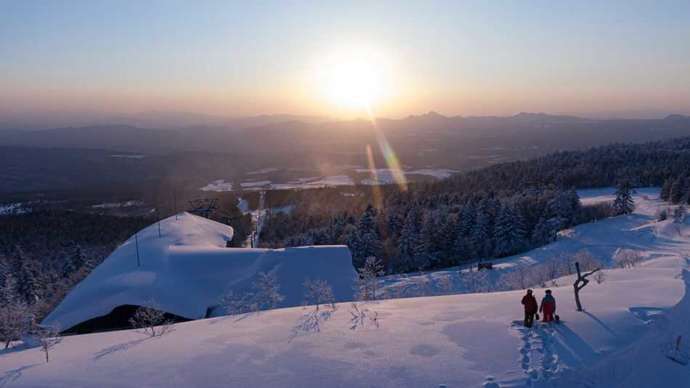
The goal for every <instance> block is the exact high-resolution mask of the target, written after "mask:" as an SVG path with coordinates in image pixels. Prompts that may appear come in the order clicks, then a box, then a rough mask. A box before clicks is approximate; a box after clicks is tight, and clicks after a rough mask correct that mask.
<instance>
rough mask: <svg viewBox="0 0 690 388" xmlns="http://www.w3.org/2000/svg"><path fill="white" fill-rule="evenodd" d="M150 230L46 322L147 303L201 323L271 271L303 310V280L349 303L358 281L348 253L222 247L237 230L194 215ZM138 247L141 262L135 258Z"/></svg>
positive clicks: (288, 299) (73, 320)
mask: <svg viewBox="0 0 690 388" xmlns="http://www.w3.org/2000/svg"><path fill="white" fill-rule="evenodd" d="M158 227H159V225H158V224H154V225H151V226H149V227H147V228H145V229H143V230H142V231H140V232H139V233H138V234H137V235H136V237H135V236H132V237H131V238H130V239H129V240H127V241H126V242H125V243H124V244H123V245H122V246H120V247H119V248H118V249H116V250H115V251H114V252H113V253H112V254H111V255H110V256H109V257H108V258H107V259H106V260H105V261H104V262H103V263H102V264H101V265H99V266H98V267H97V268H96V269H95V270H94V271H93V272H92V273H91V274H90V275H89V276H88V277H87V278H86V279H84V280H83V281H82V282H81V283H79V284H78V285H77V286H76V287H75V288H74V290H72V291H71V292H70V293H69V294H68V295H67V297H66V298H65V300H64V301H63V302H62V303H60V305H59V306H58V307H57V308H56V309H55V310H54V311H53V312H52V313H51V314H50V315H49V316H48V317H46V319H45V320H44V323H46V324H51V325H58V326H59V327H60V328H62V329H67V328H70V327H72V326H74V325H76V324H78V323H80V322H83V321H86V320H88V319H91V318H94V317H98V316H102V315H105V314H108V313H109V312H110V311H112V310H113V309H114V308H115V307H117V306H121V305H138V306H141V305H150V304H152V303H153V304H155V305H156V307H157V308H160V309H161V310H164V311H166V312H170V313H173V314H176V315H178V316H181V317H185V318H190V319H197V318H203V317H204V316H205V315H206V313H207V309H208V308H209V307H211V306H214V305H216V304H217V303H218V302H219V300H220V298H221V297H222V296H223V295H224V294H225V293H227V292H228V291H229V290H232V291H233V292H242V291H246V290H248V289H249V288H251V285H252V282H253V281H254V280H255V279H256V274H257V273H258V272H274V273H275V274H276V275H277V278H278V281H279V283H280V286H281V289H280V291H281V293H282V294H284V296H285V299H284V300H283V302H282V304H281V306H298V305H300V304H302V301H303V295H302V283H303V282H304V280H305V279H307V278H311V279H316V278H319V279H324V280H327V281H328V282H329V283H330V284H331V286H332V287H333V291H334V294H335V297H336V299H337V300H350V299H351V298H352V292H353V288H352V282H353V279H354V277H355V273H354V269H353V267H352V258H351V256H350V252H349V250H348V249H347V247H343V246H320V247H301V248H287V249H276V250H273V249H244V248H225V244H226V241H229V240H231V239H232V233H233V231H232V228H231V227H229V226H227V225H223V224H220V223H217V222H214V221H211V220H208V219H205V218H202V217H198V216H194V215H192V214H189V213H181V214H179V215H177V216H172V217H169V218H167V219H164V220H162V221H161V222H160V234H159V229H158ZM137 245H138V247H139V255H138V256H139V258H138V259H137Z"/></svg>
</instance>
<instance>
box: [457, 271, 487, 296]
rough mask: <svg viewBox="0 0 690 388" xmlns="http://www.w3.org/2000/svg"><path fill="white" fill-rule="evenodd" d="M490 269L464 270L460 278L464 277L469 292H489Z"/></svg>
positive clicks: (463, 280)
mask: <svg viewBox="0 0 690 388" xmlns="http://www.w3.org/2000/svg"><path fill="white" fill-rule="evenodd" d="M488 272H489V271H472V270H470V271H468V272H462V273H461V274H460V278H461V279H462V282H463V284H464V285H465V288H466V289H467V290H468V291H469V292H489V291H490V290H491V284H490V282H489V275H487V274H488Z"/></svg>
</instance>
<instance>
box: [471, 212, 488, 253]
mask: <svg viewBox="0 0 690 388" xmlns="http://www.w3.org/2000/svg"><path fill="white" fill-rule="evenodd" d="M488 205H489V204H488V202H487V200H481V201H479V205H478V206H477V212H476V216H475V222H474V226H473V228H472V232H471V237H470V241H471V242H472V247H473V249H474V251H475V253H476V254H477V255H479V256H480V257H488V256H490V255H491V254H492V253H493V241H492V236H493V230H492V220H491V213H490V212H489V207H488Z"/></svg>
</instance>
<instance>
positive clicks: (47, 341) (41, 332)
mask: <svg viewBox="0 0 690 388" xmlns="http://www.w3.org/2000/svg"><path fill="white" fill-rule="evenodd" d="M34 334H35V335H36V337H37V338H38V340H39V343H40V345H41V350H43V353H44V354H45V356H46V362H49V361H50V357H49V355H48V354H49V352H50V349H52V348H53V347H55V345H57V344H59V343H60V342H61V341H62V337H60V330H59V329H58V328H57V327H55V326H36V327H35V328H34Z"/></svg>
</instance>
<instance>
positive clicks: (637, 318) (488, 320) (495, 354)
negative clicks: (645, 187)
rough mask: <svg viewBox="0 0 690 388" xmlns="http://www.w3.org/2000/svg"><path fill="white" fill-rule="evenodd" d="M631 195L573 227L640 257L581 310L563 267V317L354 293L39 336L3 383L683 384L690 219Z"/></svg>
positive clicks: (494, 300)
mask: <svg viewBox="0 0 690 388" xmlns="http://www.w3.org/2000/svg"><path fill="white" fill-rule="evenodd" d="M637 201H638V208H639V209H641V210H640V211H641V213H636V214H635V215H633V216H626V217H619V218H614V219H611V220H606V221H600V222H597V223H596V224H591V225H596V227H594V226H592V228H591V229H590V228H581V229H579V230H578V231H577V233H578V234H577V235H578V236H579V237H578V240H577V241H578V244H585V242H586V241H593V242H595V243H596V244H603V243H604V241H605V236H607V235H610V236H613V238H614V240H612V241H611V244H610V245H614V246H618V244H619V243H630V244H635V247H636V249H638V250H641V251H643V252H644V253H645V256H646V257H647V258H648V260H647V261H645V262H643V263H641V264H639V265H638V266H637V267H635V268H627V269H607V270H605V271H604V272H605V280H604V281H603V282H602V283H601V284H599V283H597V282H595V281H592V282H591V283H590V284H589V285H588V286H587V287H586V288H584V289H583V291H582V301H583V304H584V307H585V309H586V312H576V311H575V305H574V300H573V293H572V286H571V284H572V278H562V279H559V280H558V281H557V283H558V284H560V285H561V286H560V287H552V289H553V292H554V295H555V297H556V299H557V303H558V311H557V313H558V314H559V315H560V317H561V318H562V320H563V321H562V323H560V324H558V325H556V324H552V325H541V324H540V325H537V326H536V327H534V328H533V329H529V330H528V329H525V328H523V327H522V326H521V325H520V324H519V322H518V323H517V324H516V323H515V321H519V320H521V319H522V306H521V305H520V299H521V297H522V295H523V291H507V292H496V293H488V294H486V293H485V294H463V295H446V296H434V297H421V298H407V299H390V300H383V301H377V302H369V303H360V304H359V305H358V310H359V311H363V310H365V309H366V310H367V313H368V317H376V322H374V321H373V320H372V319H370V318H364V319H363V320H361V321H357V322H355V323H354V324H353V317H356V316H360V315H359V314H358V313H357V311H355V310H354V308H353V307H352V305H351V304H350V303H343V304H339V305H338V306H337V307H338V308H337V310H336V311H334V312H331V311H330V310H329V309H328V308H324V307H322V308H321V309H320V310H319V313H318V314H317V313H315V311H314V308H313V307H297V308H286V309H279V310H272V311H266V312H261V313H257V314H250V315H242V316H228V317H220V318H213V319H207V320H198V321H193V322H187V323H182V324H177V325H175V327H174V331H172V332H171V333H169V334H166V335H165V336H163V337H158V338H153V339H149V338H146V337H145V336H143V335H142V334H140V333H138V332H136V331H133V330H127V331H119V332H108V333H99V334H91V335H80V336H71V337H66V338H64V339H63V341H62V342H61V343H60V344H58V345H57V346H56V347H55V348H54V350H53V351H52V354H51V361H50V363H48V364H46V363H44V362H43V356H42V354H41V352H40V350H39V349H27V350H18V351H10V352H7V353H5V354H0V386H3V384H5V385H6V386H8V387H15V386H16V387H48V386H50V387H91V386H99V387H131V386H141V387H168V386H194V387H248V386H251V387H439V386H441V385H446V386H447V387H449V388H454V387H481V386H485V387H492V388H495V387H502V388H505V387H543V388H546V387H560V388H582V387H587V388H648V387H679V388H687V387H690V366H682V365H680V364H678V363H675V362H673V361H671V360H670V359H668V358H667V357H666V353H667V351H668V350H669V349H670V348H671V347H672V345H673V343H674V342H675V340H676V339H677V338H678V336H679V335H682V336H684V338H685V340H684V341H685V342H681V350H682V351H683V352H688V350H690V346H689V345H690V341H688V339H690V338H688V336H690V327H689V326H688V322H690V292H688V290H689V288H688V287H689V286H690V274H688V272H687V270H688V268H689V267H690V261H689V260H688V255H689V254H690V234H688V233H687V232H688V230H687V229H688V227H689V225H687V224H685V225H678V224H676V225H670V223H669V222H661V223H656V222H654V220H653V219H652V218H651V217H650V216H649V215H648V213H647V211H649V210H651V209H653V208H654V207H655V206H662V205H661V204H660V203H658V201H657V200H656V199H654V198H647V199H644V198H639V199H638V200H637ZM644 209H647V210H644ZM585 226H586V225H583V227H585ZM676 231H680V232H679V233H676ZM645 236H646V237H645ZM643 237H644V238H643ZM647 237H649V238H647ZM558 244H563V240H560V241H557V242H555V243H554V244H552V245H551V246H548V247H545V248H544V250H545V251H546V252H549V251H554V252H561V250H559V249H556V247H557V246H558ZM567 246H569V245H566V247H567ZM602 246H603V245H602ZM565 252H569V251H567V250H566V251H565ZM601 252H605V251H604V249H603V248H601ZM535 292H536V294H537V296H538V297H541V296H542V295H543V294H544V290H543V289H536V290H535ZM353 314H354V315H353ZM357 323H359V324H357Z"/></svg>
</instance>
